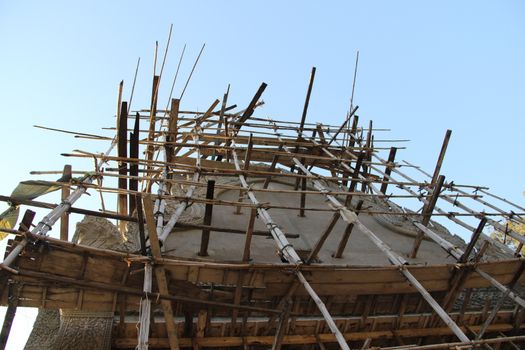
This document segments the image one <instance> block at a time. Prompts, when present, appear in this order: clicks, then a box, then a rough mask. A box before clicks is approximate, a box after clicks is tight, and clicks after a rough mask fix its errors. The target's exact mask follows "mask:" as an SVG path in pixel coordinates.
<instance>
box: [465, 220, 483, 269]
mask: <svg viewBox="0 0 525 350" xmlns="http://www.w3.org/2000/svg"><path fill="white" fill-rule="evenodd" d="M486 223H487V219H486V218H481V220H480V222H479V225H478V227H477V228H476V230H475V231H474V233H472V237H471V238H470V242H469V244H468V245H467V248H465V251H464V253H463V255H461V257H460V258H459V260H458V262H460V263H466V262H467V261H468V259H469V256H470V253H472V250H474V247H475V246H476V242H477V241H478V239H479V237H480V235H481V233H482V232H483V228H484V227H485V224H486Z"/></svg>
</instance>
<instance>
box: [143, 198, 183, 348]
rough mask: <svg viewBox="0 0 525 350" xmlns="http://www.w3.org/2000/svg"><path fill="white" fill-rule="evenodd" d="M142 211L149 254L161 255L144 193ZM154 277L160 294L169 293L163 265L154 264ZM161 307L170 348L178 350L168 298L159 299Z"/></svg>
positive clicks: (148, 202) (154, 226)
mask: <svg viewBox="0 0 525 350" xmlns="http://www.w3.org/2000/svg"><path fill="white" fill-rule="evenodd" d="M143 204H144V212H145V217H146V224H147V226H148V234H149V242H150V247H151V254H152V255H153V258H154V259H158V258H161V257H162V253H161V251H160V244H159V238H158V236H157V229H156V225H155V217H154V215H153V204H152V199H151V196H150V195H145V196H144V198H143ZM155 277H156V280H157V286H158V288H159V292H160V293H162V294H169V290H168V281H167V279H166V272H165V271H164V267H162V266H159V265H156V266H155ZM161 305H162V309H163V311H164V321H165V322H166V330H167V333H168V340H169V344H170V350H179V340H178V336H177V327H176V326H175V319H174V318H173V309H172V306H171V301H170V300H162V301H161Z"/></svg>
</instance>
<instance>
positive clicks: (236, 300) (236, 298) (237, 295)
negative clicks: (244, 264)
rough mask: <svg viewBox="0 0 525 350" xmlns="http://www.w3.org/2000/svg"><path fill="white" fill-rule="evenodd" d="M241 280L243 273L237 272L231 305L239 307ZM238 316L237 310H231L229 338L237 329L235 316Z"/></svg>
mask: <svg viewBox="0 0 525 350" xmlns="http://www.w3.org/2000/svg"><path fill="white" fill-rule="evenodd" d="M243 279H244V271H239V273H238V275H237V285H236V287H235V293H234V295H233V304H234V305H240V304H241V298H242V286H243ZM238 315H239V310H237V309H235V310H232V316H231V328H230V335H231V336H234V335H235V330H236V328H237V316H238Z"/></svg>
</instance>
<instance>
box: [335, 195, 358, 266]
mask: <svg viewBox="0 0 525 350" xmlns="http://www.w3.org/2000/svg"><path fill="white" fill-rule="evenodd" d="M362 206H363V201H362V200H360V201H359V202H357V205H356V207H355V214H356V215H359V212H360V210H361V208H362ZM353 228H354V224H353V223H351V224H347V225H346V228H345V232H344V233H343V237H341V241H339V245H338V246H337V250H336V251H335V253H334V258H342V257H343V253H344V251H345V248H346V244H347V243H348V239H349V238H350V234H351V233H352V230H353Z"/></svg>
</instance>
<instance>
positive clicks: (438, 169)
mask: <svg viewBox="0 0 525 350" xmlns="http://www.w3.org/2000/svg"><path fill="white" fill-rule="evenodd" d="M450 135H452V130H450V129H449V130H447V132H446V133H445V139H444V140H443V145H442V146H441V151H440V152H439V157H438V161H437V163H436V168H435V169H434V175H432V183H436V181H437V179H438V176H439V173H440V172H441V165H443V160H444V159H445V153H446V152H447V147H448V142H449V141H450Z"/></svg>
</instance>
